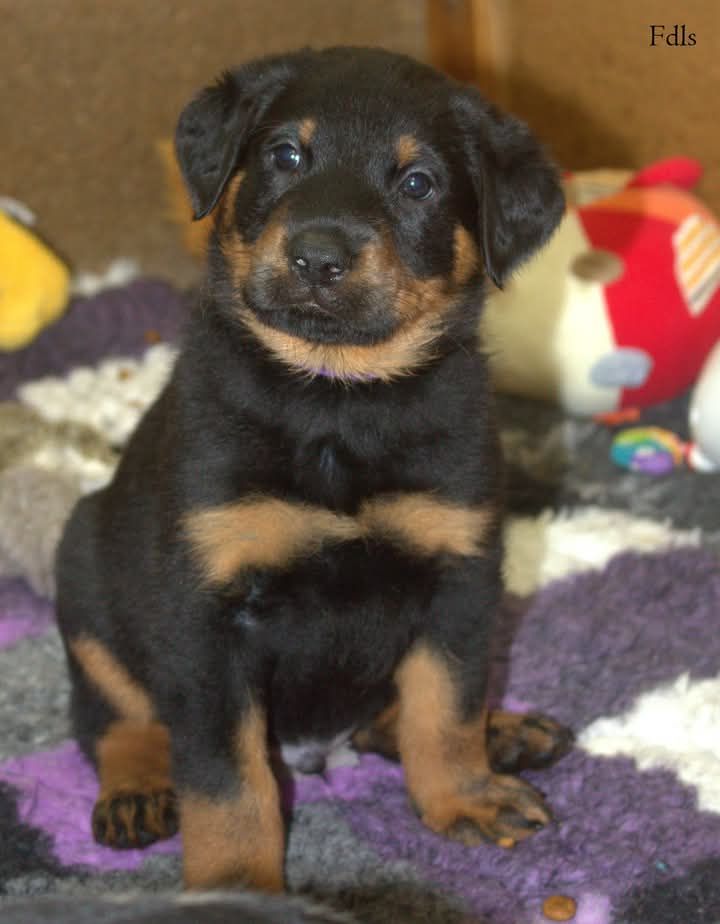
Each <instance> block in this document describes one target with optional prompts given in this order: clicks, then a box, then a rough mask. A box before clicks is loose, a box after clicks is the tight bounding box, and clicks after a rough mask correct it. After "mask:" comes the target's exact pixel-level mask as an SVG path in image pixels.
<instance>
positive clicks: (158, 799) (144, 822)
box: [92, 789, 178, 848]
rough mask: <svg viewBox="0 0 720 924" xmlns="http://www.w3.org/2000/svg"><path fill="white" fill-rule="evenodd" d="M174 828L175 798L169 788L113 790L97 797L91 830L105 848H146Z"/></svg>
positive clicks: (172, 831) (176, 811)
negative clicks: (139, 790)
mask: <svg viewBox="0 0 720 924" xmlns="http://www.w3.org/2000/svg"><path fill="white" fill-rule="evenodd" d="M177 830H178V808H177V799H176V796H175V793H174V792H173V790H172V789H163V790H159V791H157V792H117V793H110V794H109V795H107V796H104V797H103V798H100V799H98V801H97V802H96V803H95V808H94V809H93V814H92V831H93V836H94V838H95V840H96V841H97V842H98V844H103V845H104V846H106V847H116V848H130V847H147V846H148V845H149V844H152V843H154V842H155V841H159V840H162V839H164V838H167V837H172V836H173V835H174V834H176V833H177Z"/></svg>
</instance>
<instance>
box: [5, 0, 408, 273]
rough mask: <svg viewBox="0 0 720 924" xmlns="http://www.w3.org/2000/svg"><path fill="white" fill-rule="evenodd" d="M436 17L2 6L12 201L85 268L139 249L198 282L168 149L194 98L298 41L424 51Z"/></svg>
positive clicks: (147, 259) (273, 9)
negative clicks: (183, 234) (165, 159)
mask: <svg viewBox="0 0 720 924" xmlns="http://www.w3.org/2000/svg"><path fill="white" fill-rule="evenodd" d="M423 14H424V7H423V3H422V2H420V0H418V2H415V0H410V2H406V0H295V2H286V0H0V23H2V26H1V27H0V44H1V45H2V74H1V75H0V195H10V196H14V197H16V198H18V199H21V200H22V201H24V202H26V203H27V204H28V205H29V206H30V207H31V208H32V209H33V210H34V211H35V212H36V213H37V215H38V217H39V221H40V227H41V228H42V230H43V231H44V232H45V233H46V235H47V236H48V237H49V239H50V240H51V241H52V243H53V244H54V245H55V246H56V247H58V248H59V249H61V250H62V251H63V252H64V253H65V254H66V255H67V256H68V257H69V258H70V259H71V261H72V262H73V263H74V264H76V265H80V266H82V267H84V268H85V267H87V268H99V267H101V266H102V265H103V264H104V263H105V262H106V261H108V260H109V259H112V258H113V257H115V256H120V255H123V256H125V255H127V256H135V257H137V258H139V259H140V261H141V264H142V266H143V268H144V269H146V270H148V271H150V272H162V273H165V274H168V273H170V274H172V275H173V276H174V277H175V278H178V279H181V278H186V277H187V274H188V272H189V271H192V264H191V262H190V261H188V260H187V258H186V257H185V255H184V253H183V252H182V251H181V247H180V243H179V240H180V239H179V236H178V234H177V232H176V230H175V229H174V228H173V227H172V226H171V225H170V223H169V222H168V221H167V219H166V218H164V217H163V216H164V213H165V211H166V202H165V197H164V189H163V178H162V170H161V166H160V161H159V159H158V158H157V156H156V154H155V150H154V144H155V141H156V140H157V139H160V138H162V137H167V136H169V135H171V134H172V132H173V129H174V125H175V120H176V118H177V115H178V113H179V111H180V109H181V108H182V106H183V105H184V103H185V102H186V101H187V100H188V99H189V98H190V96H191V95H192V94H193V93H194V92H195V91H196V90H197V89H198V88H199V87H200V86H202V85H203V84H204V83H207V82H209V81H210V80H212V79H213V77H214V76H215V75H216V74H217V73H218V72H219V71H220V70H221V69H222V68H224V67H228V66H232V65H234V64H238V63H240V62H241V61H243V60H244V59H247V58H250V57H254V56H257V55H260V54H264V53H267V52H271V51H282V50H285V49H288V48H293V47H296V46H298V45H308V44H314V45H327V44H337V43H342V42H353V43H356V44H371V45H377V44H385V45H387V46H388V47H390V48H393V49H396V50H398V51H403V52H407V53H409V54H414V55H422V53H423V48H424V27H423V22H424V20H423ZM8 40H9V41H8Z"/></svg>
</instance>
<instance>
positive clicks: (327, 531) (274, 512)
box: [185, 493, 495, 584]
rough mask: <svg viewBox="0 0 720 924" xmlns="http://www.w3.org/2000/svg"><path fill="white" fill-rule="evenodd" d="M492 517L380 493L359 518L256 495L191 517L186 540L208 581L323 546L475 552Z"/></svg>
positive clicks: (486, 509)
mask: <svg viewBox="0 0 720 924" xmlns="http://www.w3.org/2000/svg"><path fill="white" fill-rule="evenodd" d="M494 521H495V512H494V510H493V509H492V508H491V507H490V506H489V505H488V506H481V507H477V508H468V507H463V506H461V505H459V504H452V503H449V502H447V501H442V500H439V499H437V498H435V497H433V496H431V495H429V494H423V493H416V494H395V495H383V496H381V497H378V498H374V499H373V500H370V501H367V502H366V503H365V504H363V506H362V507H361V509H360V511H359V512H358V514H357V516H355V517H351V516H345V515H342V514H336V513H333V512H332V511H330V510H326V509H325V508H322V507H315V506H312V505H310V504H300V503H293V502H290V501H285V500H281V499H279V498H273V497H263V496H260V495H255V496H251V497H248V498H246V499H244V500H242V501H239V502H238V503H234V504H226V505H224V506H221V507H215V508H211V509H208V510H200V511H197V512H195V513H192V514H190V515H189V516H188V517H187V519H186V521H185V530H186V535H187V536H188V538H189V540H190V544H191V547H192V549H193V551H194V554H195V556H196V558H197V560H198V562H199V563H200V565H201V567H202V568H203V571H204V573H205V575H206V577H207V579H208V581H209V582H210V583H211V584H224V583H227V582H228V581H230V580H232V578H233V577H235V576H236V575H237V574H239V573H240V572H242V571H243V570H245V569H249V568H282V567H286V566H287V565H289V564H290V563H291V562H292V561H294V560H296V559H298V558H302V557H307V556H309V555H312V554H313V553H314V552H317V551H318V549H320V547H321V546H322V545H323V544H324V543H326V542H347V541H349V540H352V539H361V538H370V537H381V538H383V539H386V540H387V541H389V542H392V543H395V544H397V545H399V546H400V547H405V548H409V549H410V551H412V552H413V553H414V554H416V555H421V556H436V555H458V556H468V555H480V554H482V550H483V543H484V540H485V537H486V535H487V533H488V530H489V529H491V527H492V526H493V524H494Z"/></svg>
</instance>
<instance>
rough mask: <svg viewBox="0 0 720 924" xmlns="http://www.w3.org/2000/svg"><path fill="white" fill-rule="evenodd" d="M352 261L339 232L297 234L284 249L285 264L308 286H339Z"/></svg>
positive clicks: (313, 230)
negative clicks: (286, 259) (286, 262)
mask: <svg viewBox="0 0 720 924" xmlns="http://www.w3.org/2000/svg"><path fill="white" fill-rule="evenodd" d="M351 260H352V257H351V254H350V250H349V247H348V244H347V242H346V241H345V240H344V239H343V235H342V234H341V233H340V232H339V231H334V230H325V229H308V230H307V231H299V232H298V233H297V234H296V235H295V236H294V237H293V238H292V239H291V240H290V243H289V245H288V261H289V263H290V266H291V267H292V269H293V270H294V271H295V272H296V273H297V274H298V276H299V277H300V278H301V279H302V280H303V281H304V282H307V283H310V284H311V285H318V286H328V285H333V284H334V283H336V282H339V281H340V280H341V279H342V278H343V276H344V275H345V273H347V271H348V270H349V269H350V263H351Z"/></svg>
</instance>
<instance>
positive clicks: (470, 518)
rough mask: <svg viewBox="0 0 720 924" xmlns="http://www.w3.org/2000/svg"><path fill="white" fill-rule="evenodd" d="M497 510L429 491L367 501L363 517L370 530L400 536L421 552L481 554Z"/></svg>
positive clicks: (402, 541) (412, 547) (406, 543)
mask: <svg viewBox="0 0 720 924" xmlns="http://www.w3.org/2000/svg"><path fill="white" fill-rule="evenodd" d="M495 519H496V513H495V510H494V509H493V508H492V507H491V506H489V505H486V506H483V507H477V508H471V507H463V506H461V505H460V504H452V503H450V502H448V501H443V500H437V499H436V498H434V497H433V496H432V495H430V494H425V493H415V494H397V495H388V496H386V497H379V498H376V499H373V500H370V501H368V502H367V503H366V504H365V505H364V506H363V508H362V510H361V513H360V520H361V522H362V523H363V525H364V527H365V530H366V531H367V532H368V533H371V534H374V535H377V534H380V535H383V536H388V537H390V538H396V539H398V540H399V541H400V542H401V543H402V544H403V545H406V546H408V547H409V548H410V549H411V550H412V551H413V552H415V553H417V554H419V555H430V556H432V555H440V554H449V555H480V554H481V553H482V551H483V541H484V539H485V538H486V536H487V534H488V531H489V530H490V529H491V527H492V526H493V525H494V523H495Z"/></svg>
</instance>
